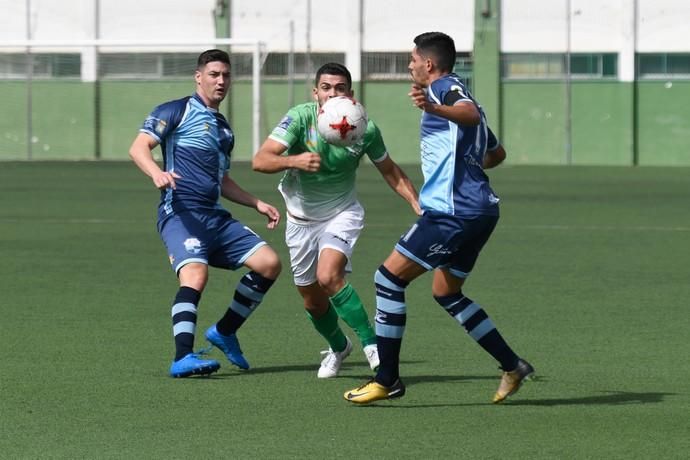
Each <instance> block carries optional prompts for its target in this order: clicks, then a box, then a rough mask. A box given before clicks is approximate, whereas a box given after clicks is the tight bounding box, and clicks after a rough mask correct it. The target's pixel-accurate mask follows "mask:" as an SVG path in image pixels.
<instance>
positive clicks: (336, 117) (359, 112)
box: [317, 96, 368, 147]
mask: <svg viewBox="0 0 690 460" xmlns="http://www.w3.org/2000/svg"><path fill="white" fill-rule="evenodd" d="M367 123H368V118H367V111H366V110H365V109H364V106H363V105H362V104H360V103H359V102H357V101H356V100H354V99H352V98H351V97H346V96H337V97H332V98H330V99H329V100H327V101H326V102H325V103H324V104H323V105H322V106H321V108H320V109H319V113H318V116H317V129H318V131H319V134H320V135H321V137H322V138H323V139H324V140H325V141H326V142H328V143H329V144H333V145H337V146H340V147H347V146H350V145H352V144H356V143H357V142H359V141H361V140H362V138H363V137H364V132H365V131H366V130H367Z"/></svg>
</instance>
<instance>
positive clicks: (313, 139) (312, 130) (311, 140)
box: [305, 125, 319, 149]
mask: <svg viewBox="0 0 690 460" xmlns="http://www.w3.org/2000/svg"><path fill="white" fill-rule="evenodd" d="M318 142H319V135H318V134H317V133H316V126H314V125H311V126H309V129H308V130H307V141H306V142H305V144H306V145H307V147H309V148H312V149H315V148H316V146H317V144H318Z"/></svg>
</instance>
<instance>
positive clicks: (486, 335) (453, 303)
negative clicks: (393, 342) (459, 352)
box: [434, 291, 518, 371]
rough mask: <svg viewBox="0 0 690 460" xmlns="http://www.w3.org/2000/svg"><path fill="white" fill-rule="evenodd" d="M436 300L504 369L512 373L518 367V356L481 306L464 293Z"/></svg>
mask: <svg viewBox="0 0 690 460" xmlns="http://www.w3.org/2000/svg"><path fill="white" fill-rule="evenodd" d="M434 299H435V300H436V302H438V304H439V305H441V306H442V307H443V309H444V310H446V312H448V314H449V315H450V316H452V317H453V318H455V319H456V321H457V322H459V323H460V324H461V325H462V326H463V327H464V328H465V330H466V331H467V333H468V334H469V336H470V337H472V338H473V339H474V340H475V341H476V342H477V343H478V344H479V345H480V346H481V347H482V348H483V349H484V350H486V351H487V352H488V353H489V354H490V355H491V356H493V357H494V359H495V360H496V361H498V362H499V363H501V368H502V369H504V370H508V371H510V370H513V369H515V368H516V367H517V363H518V356H517V355H516V354H515V353H514V352H513V350H512V349H511V348H510V347H509V346H508V344H507V343H506V341H505V340H503V337H501V334H499V333H498V331H497V330H496V326H494V324H493V322H492V321H491V318H489V315H487V314H486V312H485V311H484V309H483V308H482V307H481V306H479V304H477V303H474V302H473V301H472V299H470V298H468V297H465V295H464V294H463V293H462V291H461V292H458V293H457V294H453V295H449V296H444V297H436V296H434Z"/></svg>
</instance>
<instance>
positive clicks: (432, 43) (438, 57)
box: [414, 32, 455, 72]
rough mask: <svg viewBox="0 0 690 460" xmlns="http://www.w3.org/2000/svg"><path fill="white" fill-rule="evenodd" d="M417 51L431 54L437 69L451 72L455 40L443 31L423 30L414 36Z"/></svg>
mask: <svg viewBox="0 0 690 460" xmlns="http://www.w3.org/2000/svg"><path fill="white" fill-rule="evenodd" d="M414 44H415V45H416V46H417V52H418V53H419V54H421V55H424V56H429V55H431V56H432V57H433V58H434V60H435V62H436V65H437V66H438V68H439V70H441V71H442V72H452V71H453V67H455V42H454V41H453V39H452V38H450V37H449V36H448V35H446V34H444V33H443V32H424V33H423V34H419V35H417V36H416V37H415V38H414Z"/></svg>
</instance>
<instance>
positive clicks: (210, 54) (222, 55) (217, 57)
mask: <svg viewBox="0 0 690 460" xmlns="http://www.w3.org/2000/svg"><path fill="white" fill-rule="evenodd" d="M209 62H223V63H225V64H227V65H230V55H229V54H228V53H226V52H225V51H223V50H218V49H213V50H206V51H204V52H203V53H201V54H200V55H199V58H198V59H197V60H196V68H197V70H199V69H201V68H202V67H204V66H205V65H206V64H208V63H209Z"/></svg>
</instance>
